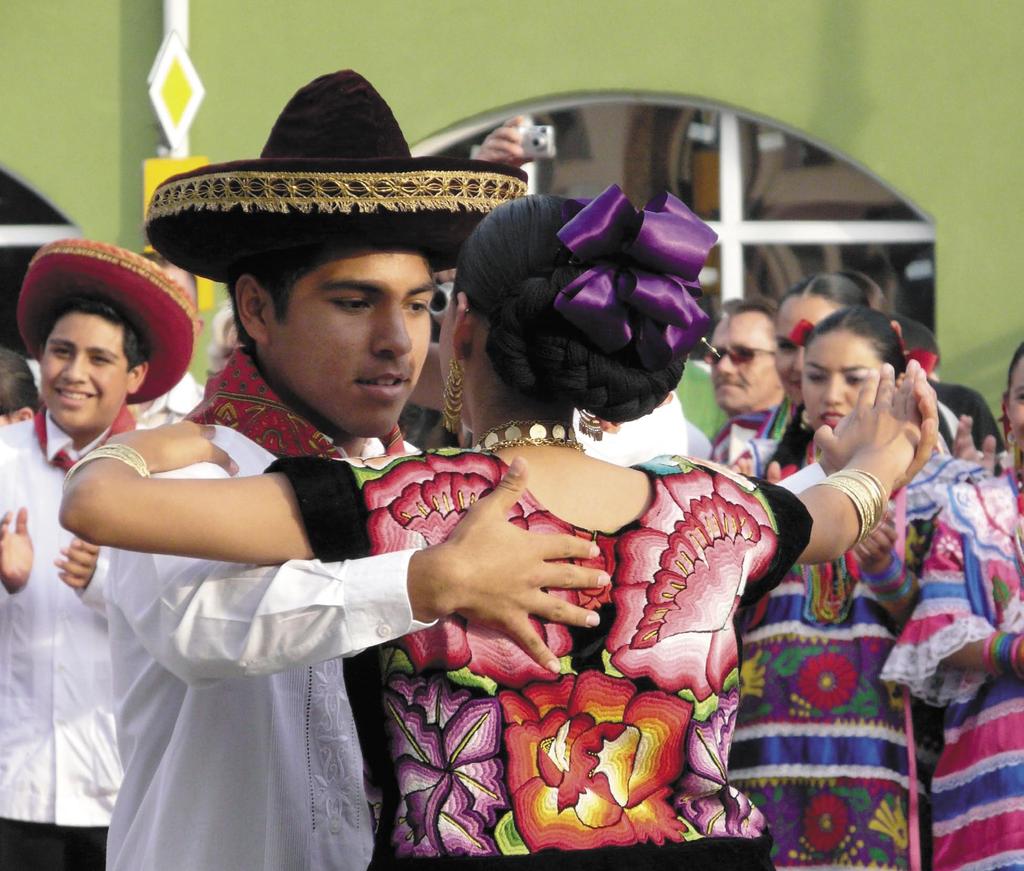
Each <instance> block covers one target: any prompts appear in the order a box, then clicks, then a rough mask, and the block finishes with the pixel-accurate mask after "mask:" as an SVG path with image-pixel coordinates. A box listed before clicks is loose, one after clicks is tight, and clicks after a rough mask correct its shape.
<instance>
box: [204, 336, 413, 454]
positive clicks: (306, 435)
mask: <svg viewBox="0 0 1024 871" xmlns="http://www.w3.org/2000/svg"><path fill="white" fill-rule="evenodd" d="M189 420H192V421H195V422H196V423H206V424H219V425H221V426H226V427H230V428H231V429H233V430H237V431H238V432H240V433H241V434H242V435H244V436H245V437H246V438H249V439H252V440H253V441H254V442H256V444H258V445H260V446H261V447H263V448H264V449H266V450H268V451H270V453H272V454H274V455H275V456H278V457H329V458H332V459H341V458H342V457H343V456H344V454H343V453H342V452H341V451H339V450H338V449H337V448H336V447H335V446H334V442H332V441H331V439H330V438H329V437H328V436H326V435H324V434H323V433H322V432H320V431H319V430H318V429H317V428H316V427H315V426H313V424H311V423H310V422H309V421H308V420H306V419H305V418H304V417H302V416H301V415H299V414H296V413H295V412H294V411H292V410H291V409H290V408H289V407H288V406H287V405H285V404H284V402H282V401H281V399H280V398H279V397H278V396H277V394H276V393H274V391H273V390H271V389H270V385H269V384H267V382H266V381H264V380H263V376H262V375H261V374H260V371H259V369H258V368H257V367H256V363H255V361H254V360H253V359H252V357H250V356H249V354H248V353H246V352H245V351H244V350H243V349H242V348H236V349H235V351H234V353H232V355H231V356H230V357H229V358H228V362H227V363H226V364H225V366H224V368H223V370H221V372H220V374H218V375H215V376H213V378H211V379H210V381H209V383H208V384H207V385H206V398H205V399H204V400H203V403H202V405H200V406H199V407H198V408H197V409H196V410H195V411H193V412H192V413H191V414H190V415H189ZM381 441H382V442H383V443H384V449H385V451H386V452H387V453H388V454H389V455H390V456H397V455H400V454H402V453H404V447H405V446H404V442H403V440H402V432H401V430H400V429H399V428H398V427H397V426H396V427H395V428H394V429H392V430H391V432H389V433H388V434H387V436H385V437H383V438H382V439H381Z"/></svg>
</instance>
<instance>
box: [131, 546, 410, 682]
mask: <svg viewBox="0 0 1024 871" xmlns="http://www.w3.org/2000/svg"><path fill="white" fill-rule="evenodd" d="M413 553H415V551H411V550H410V551H402V552H399V553H390V554H383V555H380V556H374V557H367V558H365V559H361V560H350V561H348V562H341V563H321V562H320V561H318V560H294V561H292V562H289V563H286V564H285V565H283V566H270V567H267V566H244V565H238V564H233V563H217V562H210V561H205V560H193V559H186V558H184V557H174V556H161V555H157V554H143V553H129V552H126V551H118V552H116V554H115V557H114V558H115V560H116V562H115V564H114V567H113V569H112V571H113V572H114V573H115V574H114V577H115V578H116V582H115V583H114V584H112V597H113V601H114V603H115V604H116V607H117V608H119V610H120V611H121V612H122V614H123V615H124V617H125V619H126V620H127V621H128V623H129V625H131V627H132V629H133V631H134V632H135V634H136V635H137V636H138V637H139V639H140V640H141V641H142V643H143V644H144V645H145V647H146V649H147V650H148V651H149V653H150V654H151V655H152V656H153V657H154V659H156V660H157V661H158V662H160V663H161V664H162V665H163V666H164V667H165V668H167V669H168V670H169V671H171V672H173V673H174V674H175V675H177V676H178V677H179V678H181V680H183V681H185V682H186V683H189V684H203V683H207V682H210V681H215V680H219V679H222V678H227V677H243V676H250V675H261V674H272V673H275V672H279V671H284V670H286V669H289V668H293V667H295V666H299V665H309V664H312V663H316V662H322V661H324V660H328V659H332V658H334V657H336V656H346V655H349V654H352V653H356V652H358V651H359V650H362V649H364V648H366V647H370V646H372V645H375V644H381V643H383V642H385V641H390V640H392V639H394V638H397V637H400V636H402V635H405V634H407V633H409V632H412V631H416V630H417V629H419V628H422V625H423V624H419V623H416V622H415V621H413V619H412V609H411V607H410V604H409V597H408V593H407V588H406V573H407V570H408V565H409V559H410V557H411V556H412V554H413Z"/></svg>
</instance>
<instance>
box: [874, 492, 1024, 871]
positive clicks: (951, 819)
mask: <svg viewBox="0 0 1024 871" xmlns="http://www.w3.org/2000/svg"><path fill="white" fill-rule="evenodd" d="M1019 518H1020V512H1019V508H1018V493H1017V485H1016V482H1015V481H1014V480H1013V479H1012V478H1011V477H1009V476H1008V477H1005V478H994V479H993V478H990V479H986V480H983V481H981V482H980V483H976V484H975V483H963V484H959V485H957V486H955V487H953V488H952V489H951V491H950V498H949V505H948V508H947V509H946V510H945V511H944V512H943V513H942V514H941V515H940V518H939V522H938V524H937V526H936V531H935V536H934V538H933V541H932V547H931V550H930V552H929V554H928V556H927V559H926V560H925V563H924V567H923V571H922V576H921V584H922V586H921V599H920V601H919V602H918V604H917V606H916V607H915V609H914V613H913V614H912V616H911V618H910V620H909V621H908V622H907V625H906V627H905V628H904V630H903V633H902V634H901V636H900V639H899V643H898V644H897V646H896V648H895V650H894V651H893V653H892V656H891V657H890V659H889V662H888V663H887V664H886V667H885V671H884V672H883V675H884V676H885V677H886V678H888V679H890V680H896V681H900V682H901V683H903V684H905V685H906V686H908V687H910V690H911V691H912V692H913V693H914V694H915V696H917V697H919V698H921V699H923V700H925V701H926V702H929V703H930V704H932V705H941V706H944V708H945V714H944V718H945V719H944V725H945V729H944V732H945V747H944V748H943V750H942V753H941V755H940V757H939V761H938V765H937V766H936V770H935V776H934V779H933V781H932V816H933V823H932V826H933V837H934V845H935V852H934V867H935V869H936V871H948V869H974V871H981V869H986V871H987V869H995V868H1000V869H1002V868H1024V682H1021V680H1020V679H1019V678H1017V677H1014V676H1013V675H1004V676H1002V677H999V678H995V677H992V676H990V675H986V674H983V673H981V672H980V671H979V672H974V671H966V670H963V669H960V668H956V667H954V666H952V665H946V664H943V660H944V659H945V658H946V657H948V656H950V655H951V654H953V653H955V652H956V651H958V650H960V649H961V648H962V647H964V646H965V645H966V644H969V643H971V642H972V641H980V640H982V639H985V638H987V637H988V636H989V635H991V634H992V632H993V631H995V630H996V629H999V630H1002V631H1004V632H1013V633H1018V632H1024V590H1022V585H1021V562H1020V555H1019V554H1020V551H1019V547H1020V545H1019V542H1018V539H1017V535H1018V534H1019V533H1018V524H1019V522H1020V520H1019Z"/></svg>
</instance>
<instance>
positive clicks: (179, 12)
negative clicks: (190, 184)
mask: <svg viewBox="0 0 1024 871" xmlns="http://www.w3.org/2000/svg"><path fill="white" fill-rule="evenodd" d="M174 32H177V34H178V37H179V38H180V39H181V41H182V43H183V44H184V46H185V48H188V0H164V39H166V38H167V37H168V35H169V34H171V33H174ZM188 153H189V137H188V134H187V133H186V134H185V135H184V136H183V137H182V139H181V142H179V143H178V145H177V146H175V147H174V148H172V149H170V150H169V151H168V156H169V157H188Z"/></svg>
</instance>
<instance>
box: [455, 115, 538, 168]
mask: <svg viewBox="0 0 1024 871" xmlns="http://www.w3.org/2000/svg"><path fill="white" fill-rule="evenodd" d="M529 120H530V119H529V118H528V117H527V116H525V115H517V116H516V117H515V118H510V119H509V120H508V121H506V122H505V123H504V124H503V125H502V126H501V127H499V128H497V129H496V130H492V131H491V132H490V133H489V134H488V136H487V138H486V139H485V140H484V141H483V144H481V145H480V147H479V148H478V149H476V151H475V152H474V153H473V157H474V158H476V159H477V160H490V161H492V162H493V163H503V164H505V165H506V166H516V167H519V166H522V165H523V164H524V163H529V162H530V161H532V160H539V159H548V158H552V157H554V156H555V154H556V149H555V128H554V127H552V126H550V125H531V124H529V123H528V122H529Z"/></svg>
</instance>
